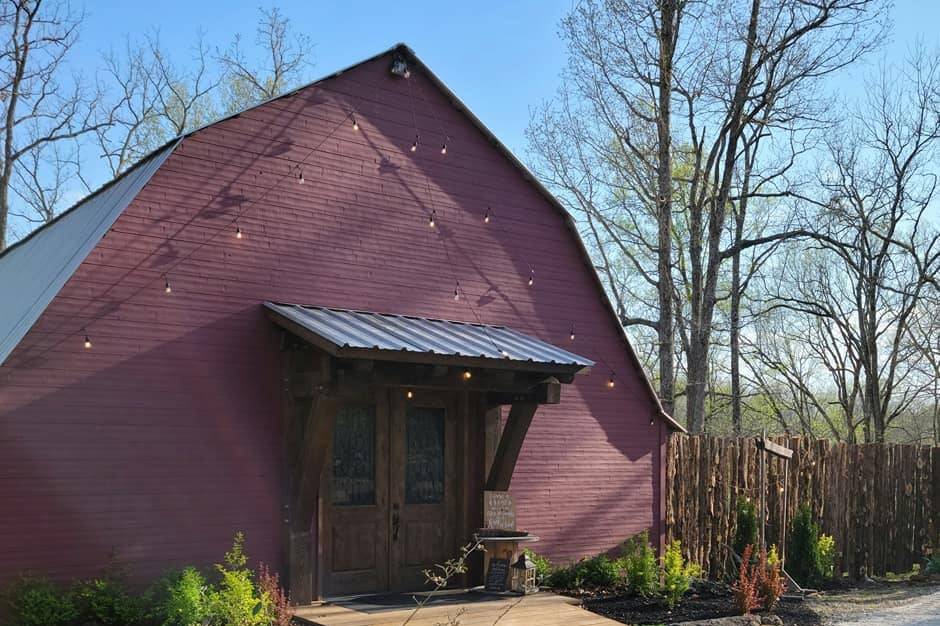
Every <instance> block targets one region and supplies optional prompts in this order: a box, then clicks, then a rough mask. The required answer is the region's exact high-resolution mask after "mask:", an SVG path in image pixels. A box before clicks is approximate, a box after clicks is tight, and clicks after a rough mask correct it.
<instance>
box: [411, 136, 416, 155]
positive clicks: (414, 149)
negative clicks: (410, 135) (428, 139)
mask: <svg viewBox="0 0 940 626" xmlns="http://www.w3.org/2000/svg"><path fill="white" fill-rule="evenodd" d="M411 151H412V152H417V151H418V136H417V135H415V141H414V143H413V144H411Z"/></svg>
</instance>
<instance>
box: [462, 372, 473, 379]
mask: <svg viewBox="0 0 940 626" xmlns="http://www.w3.org/2000/svg"><path fill="white" fill-rule="evenodd" d="M471 378H473V372H471V371H470V370H464V372H463V379H464V380H470V379H471Z"/></svg>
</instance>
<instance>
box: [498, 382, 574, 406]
mask: <svg viewBox="0 0 940 626" xmlns="http://www.w3.org/2000/svg"><path fill="white" fill-rule="evenodd" d="M486 402H487V405H489V406H499V405H502V404H518V403H521V402H534V403H536V404H559V403H560V402H561V383H559V382H558V381H557V380H555V379H551V380H548V381H545V382H544V383H539V384H538V385H536V386H535V387H534V388H532V389H530V390H528V391H524V392H519V393H512V392H504V391H503V392H501V391H493V392H490V393H488V394H486Z"/></svg>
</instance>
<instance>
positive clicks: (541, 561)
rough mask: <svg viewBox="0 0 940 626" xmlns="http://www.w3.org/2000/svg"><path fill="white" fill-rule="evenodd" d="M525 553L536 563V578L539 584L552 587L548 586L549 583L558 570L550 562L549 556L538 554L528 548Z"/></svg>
mask: <svg viewBox="0 0 940 626" xmlns="http://www.w3.org/2000/svg"><path fill="white" fill-rule="evenodd" d="M524 552H525V553H526V555H528V557H529V558H530V559H532V562H533V563H535V577H536V580H538V583H539V584H540V585H546V586H549V587H550V586H551V585H549V584H548V581H549V580H550V579H551V578H552V575H553V573H554V572H555V569H556V568H555V567H554V566H553V565H552V562H551V561H550V560H548V557H547V556H542V555H540V554H536V553H535V552H533V551H532V550H530V549H529V548H526V549H525V550H524Z"/></svg>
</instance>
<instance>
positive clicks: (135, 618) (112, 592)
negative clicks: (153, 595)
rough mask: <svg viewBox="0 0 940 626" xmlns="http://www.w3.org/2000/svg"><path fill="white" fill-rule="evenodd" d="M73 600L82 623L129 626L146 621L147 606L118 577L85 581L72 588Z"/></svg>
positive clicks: (79, 620) (100, 625) (103, 625)
mask: <svg viewBox="0 0 940 626" xmlns="http://www.w3.org/2000/svg"><path fill="white" fill-rule="evenodd" d="M71 595H72V601H73V602H74V604H75V609H76V610H77V612H78V622H79V623H81V624H89V623H90V624H96V625H99V626H129V625H133V624H141V623H142V622H143V621H144V610H143V605H142V603H141V601H140V599H139V598H137V597H135V596H132V595H131V594H130V593H129V592H128V591H127V588H126V587H125V586H124V585H123V583H121V582H120V581H119V580H117V579H116V578H111V577H102V578H92V579H89V580H83V581H80V582H78V583H76V584H75V585H74V586H73V587H72V592H71Z"/></svg>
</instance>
